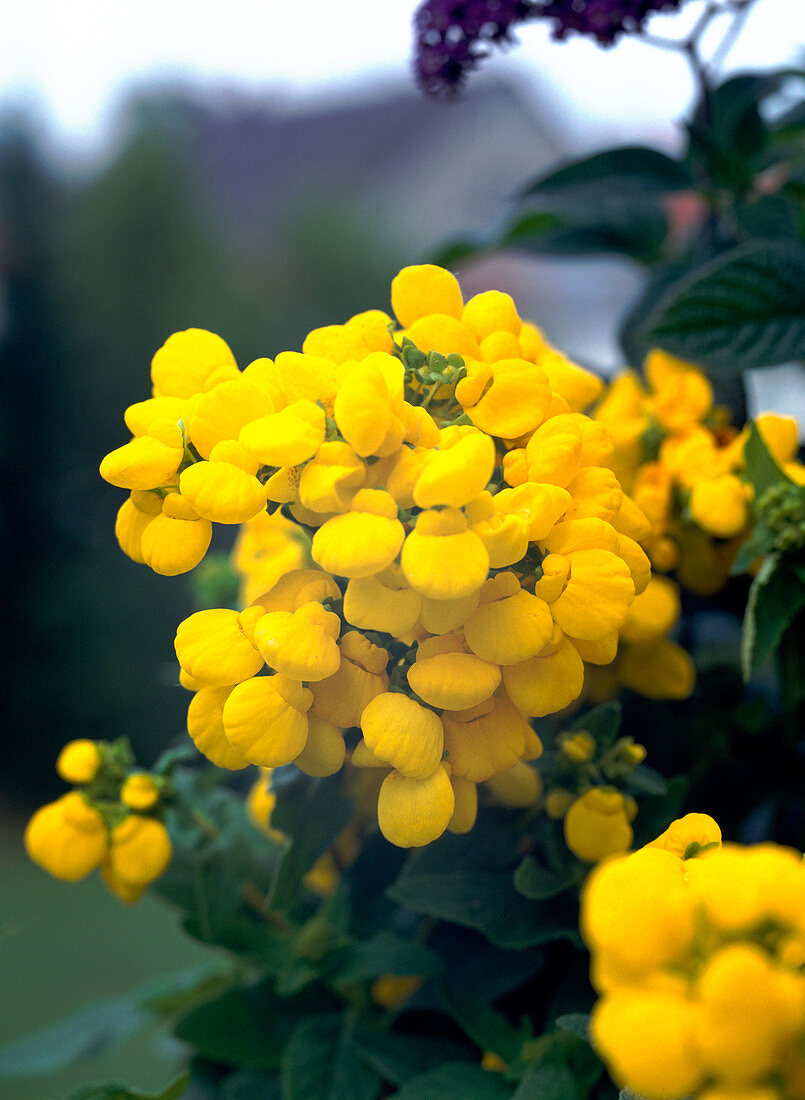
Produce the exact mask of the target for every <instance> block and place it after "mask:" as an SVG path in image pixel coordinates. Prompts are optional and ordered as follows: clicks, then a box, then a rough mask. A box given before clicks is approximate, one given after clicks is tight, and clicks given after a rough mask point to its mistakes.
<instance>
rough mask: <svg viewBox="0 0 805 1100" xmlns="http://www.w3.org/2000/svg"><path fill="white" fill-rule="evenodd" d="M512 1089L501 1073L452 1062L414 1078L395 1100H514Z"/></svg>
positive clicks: (397, 1094)
mask: <svg viewBox="0 0 805 1100" xmlns="http://www.w3.org/2000/svg"><path fill="white" fill-rule="evenodd" d="M511 1096H512V1088H511V1085H508V1084H507V1083H506V1081H504V1079H503V1078H502V1077H501V1076H500V1074H499V1073H491V1072H490V1071H489V1070H485V1069H481V1067H480V1066H479V1065H476V1064H474V1063H472V1062H448V1064H447V1065H445V1066H440V1067H439V1069H433V1070H430V1071H429V1072H428V1073H423V1074H421V1075H420V1076H419V1077H414V1078H413V1079H412V1080H411V1081H409V1082H408V1083H407V1084H405V1085H403V1087H402V1088H401V1089H400V1091H399V1092H397V1093H395V1100H447V1098H448V1097H450V1098H453V1097H455V1100H459V1098H460V1100H511Z"/></svg>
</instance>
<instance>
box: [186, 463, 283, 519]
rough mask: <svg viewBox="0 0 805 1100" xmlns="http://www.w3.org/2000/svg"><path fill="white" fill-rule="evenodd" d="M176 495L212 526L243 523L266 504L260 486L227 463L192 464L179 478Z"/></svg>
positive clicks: (257, 482) (252, 478) (250, 477)
mask: <svg viewBox="0 0 805 1100" xmlns="http://www.w3.org/2000/svg"><path fill="white" fill-rule="evenodd" d="M179 491H180V492H181V494H182V496H184V497H186V498H187V499H188V500H189V501H190V503H191V504H192V506H193V508H194V509H195V510H196V512H197V513H198V515H200V516H201V517H202V518H203V519H209V520H212V521H213V522H214V523H245V522H246V521H247V520H250V519H252V518H253V517H254V516H256V515H257V514H258V512H262V510H263V509H264V508H265V504H266V493H265V489H264V488H263V486H262V485H261V484H260V482H259V481H258V480H257V478H256V477H254V476H253V475H252V474H247V473H246V471H245V470H241V469H240V468H239V467H238V466H233V465H232V463H231V462H196V463H194V464H193V465H192V466H188V467H187V469H186V470H183V471H182V473H181V474H180V476H179Z"/></svg>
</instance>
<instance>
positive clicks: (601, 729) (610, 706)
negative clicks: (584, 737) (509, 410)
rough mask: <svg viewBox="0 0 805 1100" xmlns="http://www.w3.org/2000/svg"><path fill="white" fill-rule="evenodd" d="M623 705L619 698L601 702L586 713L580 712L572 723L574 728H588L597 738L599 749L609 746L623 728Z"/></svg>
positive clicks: (592, 735) (587, 730)
mask: <svg viewBox="0 0 805 1100" xmlns="http://www.w3.org/2000/svg"><path fill="white" fill-rule="evenodd" d="M621 717H622V712H621V705H620V703H619V702H617V700H616V701H615V702H612V703H601V704H600V706H597V707H593V709H592V710H588V711H587V712H586V713H585V714H580V715H578V716H577V717H576V718H574V719H573V721H572V722H571V723H570V728H571V729H572V730H586V732H587V733H589V734H590V736H591V737H592V738H593V739H594V740H595V743H596V745H597V746H598V748H599V749H602V748H604V749H605V748H607V747H608V746H609V745H611V744H612V742H613V741H614V740H615V738H616V737H617V736H618V733H619V731H620V728H621Z"/></svg>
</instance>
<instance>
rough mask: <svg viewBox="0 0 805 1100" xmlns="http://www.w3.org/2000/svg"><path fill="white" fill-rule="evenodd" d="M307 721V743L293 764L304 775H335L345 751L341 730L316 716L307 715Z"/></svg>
mask: <svg viewBox="0 0 805 1100" xmlns="http://www.w3.org/2000/svg"><path fill="white" fill-rule="evenodd" d="M307 721H308V735H307V742H306V743H305V747H304V748H303V749H302V751H301V752H300V753H299V755H298V756H297V757H296V759H295V760H294V763H295V764H296V766H297V768H300V769H301V770H302V771H303V772H304V773H305V775H312V776H327V775H335V773H336V772H337V771H339V770H340V768H341V765H342V764H343V763H344V758H345V757H346V751H347V750H346V745H345V743H344V738H343V735H342V733H341V730H340V729H339V728H338V726H336V725H334V724H333V723H332V722H328V721H326V720H325V719H324V718H319V717H318V715H316V714H312V713H311V714H308V718H307Z"/></svg>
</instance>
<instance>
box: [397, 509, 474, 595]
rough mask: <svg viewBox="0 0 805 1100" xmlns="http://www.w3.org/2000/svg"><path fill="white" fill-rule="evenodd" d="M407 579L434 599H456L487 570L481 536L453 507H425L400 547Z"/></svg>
mask: <svg viewBox="0 0 805 1100" xmlns="http://www.w3.org/2000/svg"><path fill="white" fill-rule="evenodd" d="M400 564H401V565H402V570H403V573H404V574H405V577H406V580H407V581H408V583H409V584H410V585H411V587H412V588H414V589H416V591H417V592H421V593H422V595H423V596H427V597H428V598H430V599H433V600H456V599H461V598H462V597H463V596H469V595H471V594H472V593H473V592H475V591H477V590H478V589H479V588H480V587H481V585H482V584H483V583H484V581H485V580H486V576H487V573H488V571H489V554H488V553H487V550H486V547H485V546H484V544H483V542H482V541H481V539H480V538H479V537H478V535H476V534H475V532H474V531H470V530H469V529H468V526H467V519H466V516H465V515H464V514H463V513H462V512H460V511H458V510H457V509H455V508H445V509H444V510H443V511H441V512H437V511H432V510H429V511H425V512H421V513H420V514H419V516H418V517H417V521H416V528H415V529H414V530H413V531H412V532H411V534H410V535H409V536H408V538H407V539H406V540H405V543H404V545H403V548H402V556H401V558H400Z"/></svg>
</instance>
